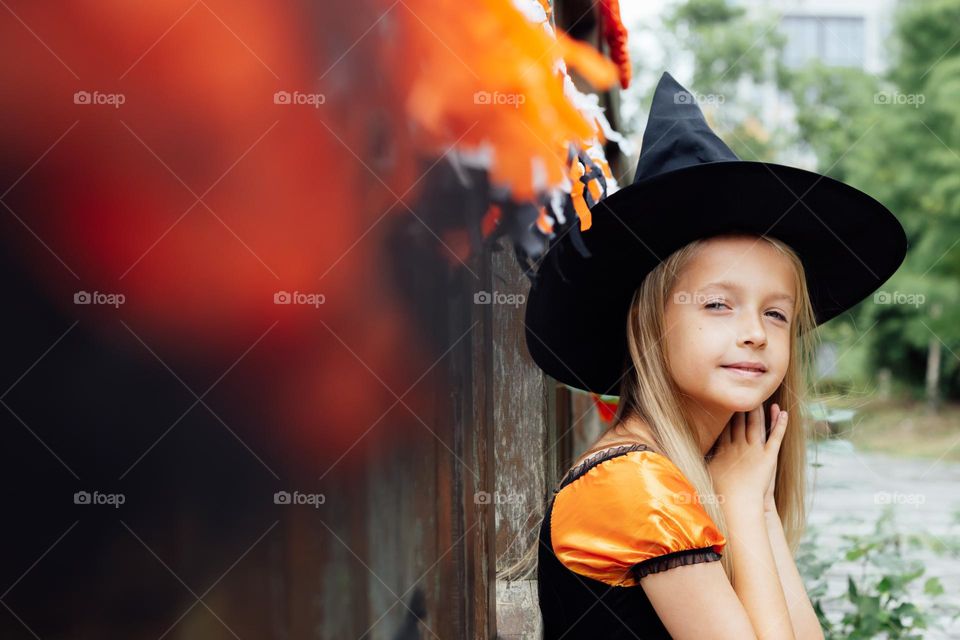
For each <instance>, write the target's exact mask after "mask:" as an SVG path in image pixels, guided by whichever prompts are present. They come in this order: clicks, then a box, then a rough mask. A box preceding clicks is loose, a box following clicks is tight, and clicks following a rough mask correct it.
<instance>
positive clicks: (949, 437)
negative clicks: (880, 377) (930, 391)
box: [829, 397, 960, 462]
mask: <svg viewBox="0 0 960 640" xmlns="http://www.w3.org/2000/svg"><path fill="white" fill-rule="evenodd" d="M829 404H830V406H831V407H837V408H849V409H856V410H857V414H856V415H855V416H854V418H853V420H851V421H850V422H848V423H844V424H841V425H837V427H836V428H837V431H836V434H835V436H834V437H838V438H843V439H846V440H849V441H851V442H852V443H853V444H854V446H856V447H857V448H858V449H860V450H863V451H873V452H879V453H885V454H889V455H894V456H899V457H904V458H929V459H932V460H936V459H943V460H950V461H955V462H960V404H957V403H944V404H942V405H941V406H940V410H939V411H938V412H937V413H936V414H929V413H928V412H927V409H926V405H925V404H924V403H922V402H910V401H887V402H882V401H879V400H876V399H863V398H859V399H851V398H849V397H841V398H837V399H833V400H831V401H830V402H829Z"/></svg>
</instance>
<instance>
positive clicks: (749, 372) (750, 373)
mask: <svg viewBox="0 0 960 640" xmlns="http://www.w3.org/2000/svg"><path fill="white" fill-rule="evenodd" d="M722 368H723V369H726V370H727V371H731V372H733V373H734V374H736V375H738V376H743V377H746V378H759V377H760V376H762V375H763V374H764V373H766V371H760V370H758V369H741V368H740V367H722Z"/></svg>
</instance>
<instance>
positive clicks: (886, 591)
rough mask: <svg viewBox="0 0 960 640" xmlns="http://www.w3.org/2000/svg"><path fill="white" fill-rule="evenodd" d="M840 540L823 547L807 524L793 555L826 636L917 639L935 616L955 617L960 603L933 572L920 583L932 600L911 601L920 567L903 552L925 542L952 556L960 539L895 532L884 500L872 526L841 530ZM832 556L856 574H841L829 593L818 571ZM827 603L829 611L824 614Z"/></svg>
mask: <svg viewBox="0 0 960 640" xmlns="http://www.w3.org/2000/svg"><path fill="white" fill-rule="evenodd" d="M843 540H844V543H843V546H842V548H841V549H840V550H839V551H834V550H831V551H829V552H828V551H825V550H824V549H823V548H822V547H821V546H820V545H819V544H818V532H817V530H815V529H812V528H811V529H810V530H808V534H807V536H805V537H804V539H803V541H802V543H801V545H800V550H799V553H798V554H797V557H796V560H797V568H798V569H799V570H800V573H801V575H802V576H803V578H804V582H805V583H806V585H807V593H808V595H809V596H810V600H811V602H812V603H813V606H814V610H815V611H816V612H817V617H818V618H819V619H820V625H821V627H822V628H823V630H824V636H825V637H826V638H827V640H861V639H863V640H866V639H867V638H877V637H886V638H889V639H890V640H900V639H902V640H911V639H914V638H916V639H920V638H923V637H924V634H923V631H924V630H926V629H929V628H931V627H934V628H936V627H938V626H939V623H938V618H942V617H947V618H950V619H952V620H956V619H957V618H958V617H960V608H958V607H957V606H956V605H955V604H953V603H952V602H951V601H950V600H949V599H948V598H947V597H946V594H945V592H944V589H943V585H942V584H941V583H940V580H939V578H937V577H935V576H933V577H928V578H927V579H926V580H924V582H923V588H922V591H923V593H924V594H925V595H926V596H927V597H928V598H929V600H930V601H931V602H932V604H931V605H929V606H926V607H921V606H919V605H917V604H915V603H913V602H911V598H912V597H913V596H912V593H915V592H916V591H917V590H918V585H915V584H914V583H916V582H917V581H918V580H920V579H921V578H922V577H923V575H924V573H925V572H926V570H925V568H924V566H923V565H922V564H921V563H920V562H919V561H918V560H916V559H910V558H909V557H908V556H909V551H910V550H911V549H913V550H916V549H922V548H926V549H930V550H932V551H935V552H937V553H951V554H953V555H954V556H956V555H957V550H958V547H960V544H958V542H957V541H956V540H954V539H953V538H951V540H953V542H951V543H946V542H943V541H942V540H939V539H937V543H936V544H934V543H933V542H932V540H931V537H930V536H911V535H904V534H901V533H899V532H898V531H897V530H896V528H895V523H894V511H893V509H892V507H889V506H888V507H887V508H886V509H885V510H884V512H883V513H882V515H881V516H880V517H879V518H878V520H877V522H876V525H875V528H874V531H873V532H871V533H868V534H865V535H845V536H843ZM833 556H837V557H842V558H844V559H845V560H846V561H848V562H856V563H858V564H859V567H858V568H859V569H860V571H859V576H857V575H855V574H850V575H848V576H847V589H846V592H845V593H843V594H840V595H834V596H830V595H828V590H827V580H826V577H825V575H824V573H825V571H826V570H827V569H828V568H829V567H830V566H831V564H832V563H833ZM831 605H832V606H831ZM827 609H829V610H830V611H832V612H833V614H832V615H828V613H827V612H826V610H827ZM837 609H839V619H837V618H838V614H837V611H836V610H837Z"/></svg>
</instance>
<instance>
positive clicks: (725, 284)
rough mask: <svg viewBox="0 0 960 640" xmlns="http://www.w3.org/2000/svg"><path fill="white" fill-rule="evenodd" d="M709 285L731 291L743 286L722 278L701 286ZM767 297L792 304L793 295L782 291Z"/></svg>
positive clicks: (737, 290) (740, 289)
mask: <svg viewBox="0 0 960 640" xmlns="http://www.w3.org/2000/svg"><path fill="white" fill-rule="evenodd" d="M711 287H714V288H717V289H729V290H731V291H736V292H740V291H743V288H742V287H740V285H738V284H736V283H735V282H728V281H726V280H722V281H719V282H710V283H707V284H705V285H703V287H701V288H702V289H709V288H711ZM767 298H768V299H770V300H786V301H787V302H789V303H790V304H793V296H790V295H787V294H786V293H783V292H779V293H771V294H770V295H769V296H767Z"/></svg>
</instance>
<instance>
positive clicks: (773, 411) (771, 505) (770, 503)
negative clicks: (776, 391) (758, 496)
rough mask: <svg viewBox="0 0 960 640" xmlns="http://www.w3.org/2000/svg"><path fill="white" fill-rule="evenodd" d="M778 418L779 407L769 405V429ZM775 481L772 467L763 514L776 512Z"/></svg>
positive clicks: (774, 471)
mask: <svg viewBox="0 0 960 640" xmlns="http://www.w3.org/2000/svg"><path fill="white" fill-rule="evenodd" d="M779 417H780V406H779V405H777V404H772V405H770V425H771V428H773V426H775V425H776V424H777V419H778V418H779ZM764 439H766V431H764ZM776 479H777V467H776V466H774V467H773V475H771V476H770V484H768V485H767V490H766V492H764V494H763V511H764V513H773V512H776V510H777V501H776V500H775V499H774V495H773V490H774V487H775V486H776Z"/></svg>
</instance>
